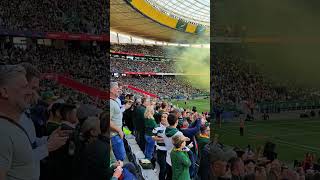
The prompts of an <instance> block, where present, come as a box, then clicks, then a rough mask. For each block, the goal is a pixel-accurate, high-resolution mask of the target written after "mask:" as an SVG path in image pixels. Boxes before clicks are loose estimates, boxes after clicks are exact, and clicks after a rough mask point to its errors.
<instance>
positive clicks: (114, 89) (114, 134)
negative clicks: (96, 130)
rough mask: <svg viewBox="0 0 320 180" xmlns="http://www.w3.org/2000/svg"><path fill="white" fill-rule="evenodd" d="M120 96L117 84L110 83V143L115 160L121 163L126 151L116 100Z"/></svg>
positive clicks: (120, 116)
mask: <svg viewBox="0 0 320 180" xmlns="http://www.w3.org/2000/svg"><path fill="white" fill-rule="evenodd" d="M119 95H120V88H119V86H118V83H117V82H111V83H110V118H111V119H110V129H111V143H112V150H113V153H114V155H115V156H116V159H117V160H121V161H123V160H124V159H125V157H126V150H125V148H124V143H123V137H124V133H123V131H122V125H123V124H122V116H123V114H122V112H121V109H120V106H121V105H120V104H119V103H118V102H117V98H118V97H119Z"/></svg>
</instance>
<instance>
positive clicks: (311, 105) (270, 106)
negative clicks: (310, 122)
mask: <svg viewBox="0 0 320 180" xmlns="http://www.w3.org/2000/svg"><path fill="white" fill-rule="evenodd" d="M318 108H320V100H310V101H290V102H263V103H259V104H258V106H257V110H258V111H259V112H269V113H270V112H271V113H276V112H283V111H297V110H308V109H318Z"/></svg>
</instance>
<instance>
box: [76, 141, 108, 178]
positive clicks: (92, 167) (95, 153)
mask: <svg viewBox="0 0 320 180" xmlns="http://www.w3.org/2000/svg"><path fill="white" fill-rule="evenodd" d="M80 164H81V168H80V171H79V173H80V174H81V176H80V179H81V180H93V179H94V180H106V179H108V177H111V176H112V173H111V172H110V169H109V165H110V139H108V138H107V137H105V136H99V137H98V139H97V140H96V141H95V142H93V143H91V144H88V145H87V146H86V147H85V149H84V151H83V152H82V153H81V163H80ZM110 174H111V176H110Z"/></svg>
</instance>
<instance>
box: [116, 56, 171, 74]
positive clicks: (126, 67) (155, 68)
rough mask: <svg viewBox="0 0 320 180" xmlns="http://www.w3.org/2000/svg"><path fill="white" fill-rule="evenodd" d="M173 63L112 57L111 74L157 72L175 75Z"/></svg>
mask: <svg viewBox="0 0 320 180" xmlns="http://www.w3.org/2000/svg"><path fill="white" fill-rule="evenodd" d="M174 66H175V64H174V62H173V61H166V62H164V61H135V60H130V59H126V58H116V57H110V67H111V72H117V73H123V72H128V71H130V72H155V73H174V72H176V71H175V68H174Z"/></svg>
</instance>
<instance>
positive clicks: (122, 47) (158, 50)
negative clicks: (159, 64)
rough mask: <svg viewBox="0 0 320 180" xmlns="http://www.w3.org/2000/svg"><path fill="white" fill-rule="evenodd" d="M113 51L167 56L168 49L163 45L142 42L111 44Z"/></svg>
mask: <svg viewBox="0 0 320 180" xmlns="http://www.w3.org/2000/svg"><path fill="white" fill-rule="evenodd" d="M110 50H111V51H115V52H127V53H134V54H145V55H152V56H165V54H166V49H165V48H163V46H156V45H141V44H111V47H110Z"/></svg>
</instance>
